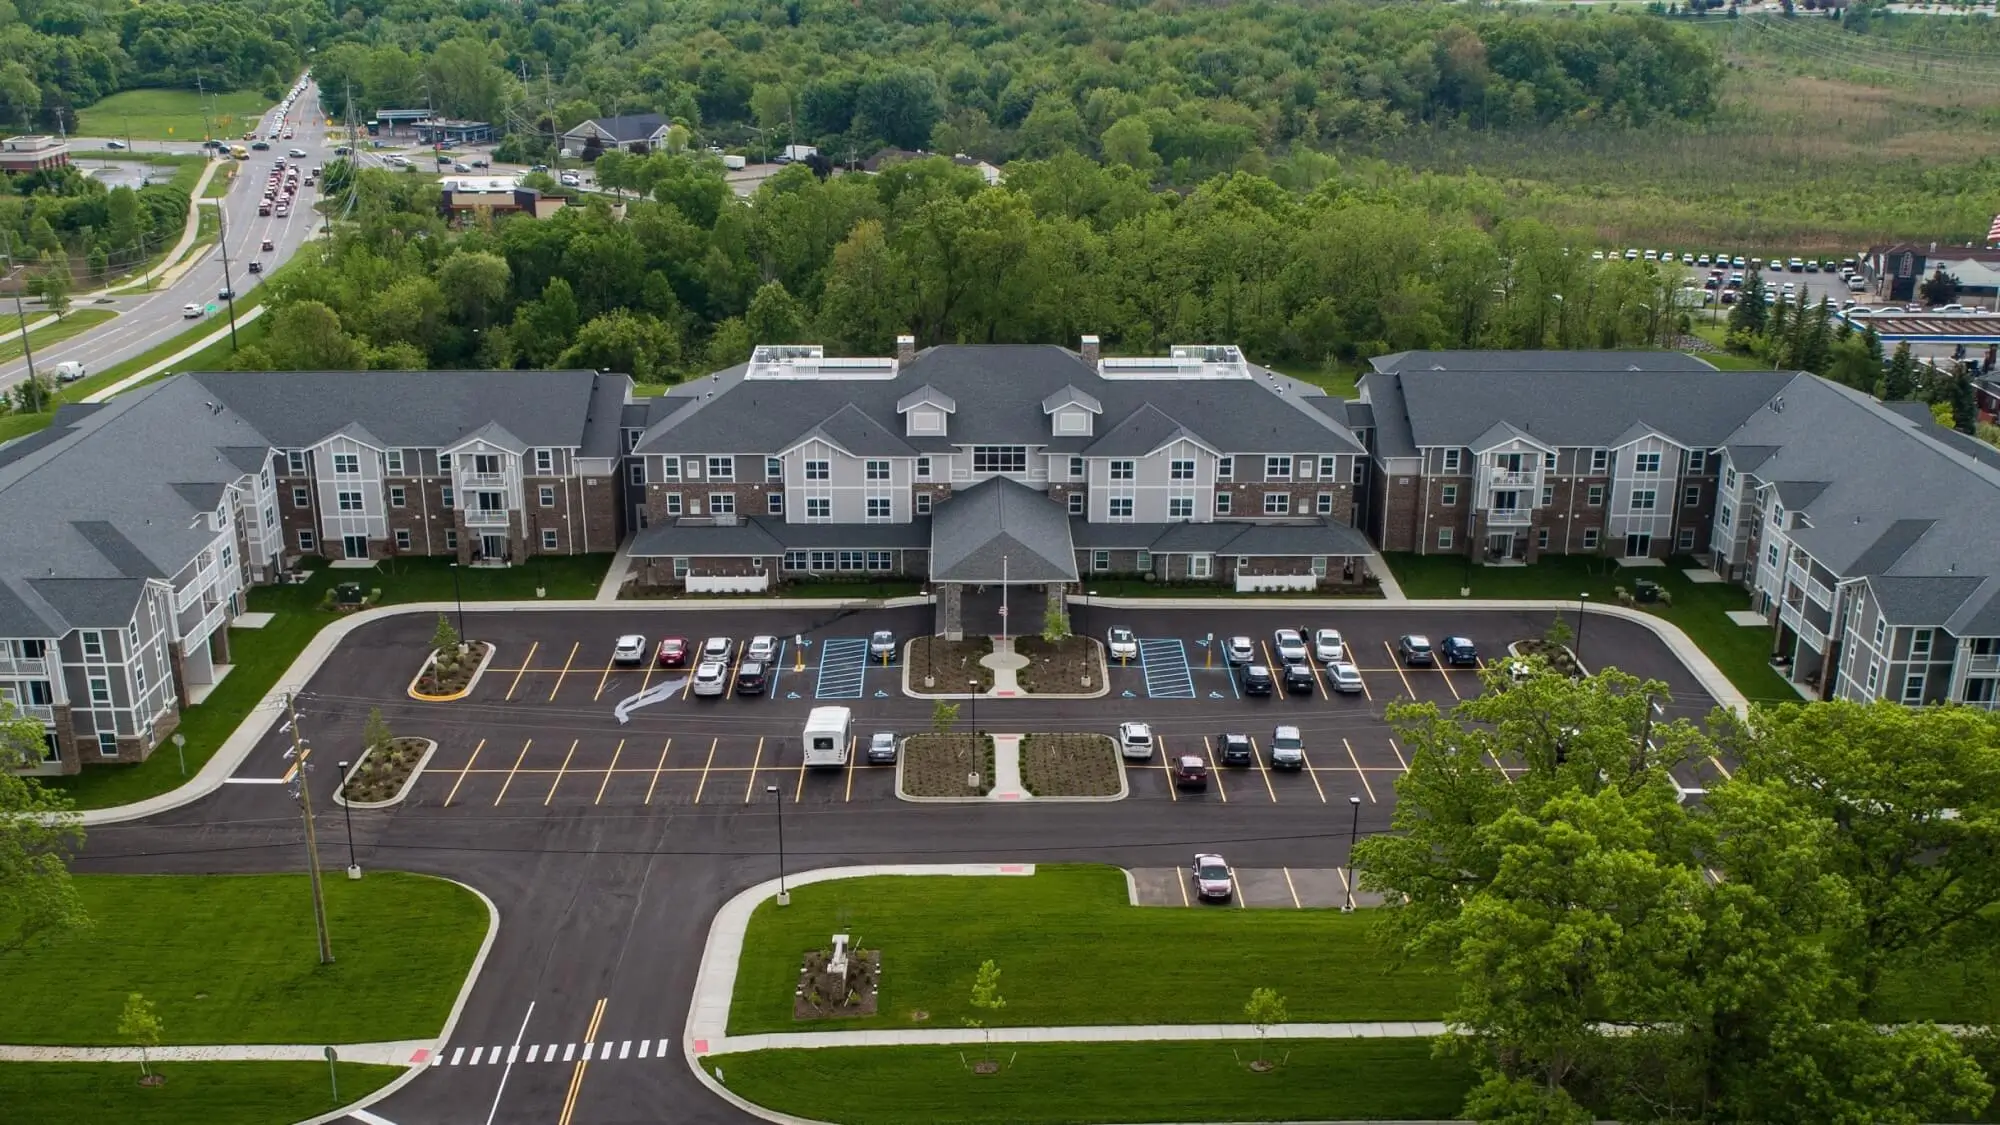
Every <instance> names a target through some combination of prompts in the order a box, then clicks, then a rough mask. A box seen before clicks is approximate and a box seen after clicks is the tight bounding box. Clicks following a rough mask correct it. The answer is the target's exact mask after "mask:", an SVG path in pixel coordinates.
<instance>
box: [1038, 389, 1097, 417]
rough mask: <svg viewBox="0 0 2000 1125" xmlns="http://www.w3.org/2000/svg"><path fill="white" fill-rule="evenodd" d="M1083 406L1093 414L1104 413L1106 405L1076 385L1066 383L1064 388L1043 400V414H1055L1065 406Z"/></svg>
mask: <svg viewBox="0 0 2000 1125" xmlns="http://www.w3.org/2000/svg"><path fill="white" fill-rule="evenodd" d="M1070 405H1076V406H1081V407H1083V408H1084V409H1085V410H1088V411H1090V412H1091V413H1093V414H1102V413H1104V404H1103V403H1101V402H1099V401H1097V398H1096V396H1094V395H1091V394H1087V393H1085V392H1084V391H1083V390H1081V389H1079V388H1078V387H1077V385H1076V384H1075V383H1065V384H1063V386H1062V388H1061V389H1059V390H1057V391H1056V392H1055V393H1053V394H1051V395H1049V397H1047V398H1045V399H1043V400H1042V413H1044V414H1053V413H1055V412H1056V411H1058V410H1061V409H1062V408H1063V407H1065V406H1070Z"/></svg>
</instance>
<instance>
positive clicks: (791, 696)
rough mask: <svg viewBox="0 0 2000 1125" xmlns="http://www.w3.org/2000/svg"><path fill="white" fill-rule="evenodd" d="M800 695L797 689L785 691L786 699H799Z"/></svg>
mask: <svg viewBox="0 0 2000 1125" xmlns="http://www.w3.org/2000/svg"><path fill="white" fill-rule="evenodd" d="M798 697H799V693H798V692H795V691H788V692H786V693H785V698H786V699H797V698H798Z"/></svg>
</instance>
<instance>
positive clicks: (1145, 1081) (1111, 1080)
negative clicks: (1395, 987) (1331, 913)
mask: <svg viewBox="0 0 2000 1125" xmlns="http://www.w3.org/2000/svg"><path fill="white" fill-rule="evenodd" d="M1210 952H1213V951H1212V950H1211V951H1210ZM1319 952H1321V953H1323V952H1324V951H1323V950H1322V951H1319ZM890 979H894V977H893V975H891V977H890ZM1008 1004H1009V1005H1010V1006H1011V1005H1012V1004H1013V1000H1012V999H1011V998H1010V999H1009V1000H1008ZM1257 1050H1258V1048H1257V1044H1256V1043H1254V1042H1228V1041H1222V1042H1217V1041H1192V1042H1163V1043H1031V1044H1009V1043H1004V1042H998V1041H996V1042H995V1043H994V1044H993V1047H992V1057H994V1058H996V1059H998V1060H999V1061H1001V1062H1002V1063H1003V1064H1005V1065H1004V1067H1003V1069H1002V1070H1001V1071H1000V1072H999V1073H998V1074H990V1075H975V1074H973V1073H972V1071H971V1070H970V1069H969V1064H970V1063H971V1062H973V1061H976V1060H978V1059H980V1058H982V1057H985V1055H986V1051H985V1049H984V1048H981V1047H964V1048H960V1047H829V1048H822V1049H818V1050H783V1051H751V1052H745V1053H743V1054H732V1055H721V1056H717V1057H715V1058H711V1059H704V1060H703V1062H702V1065H703V1066H704V1067H706V1068H707V1069H708V1070H709V1072H710V1073H713V1072H715V1071H716V1070H717V1069H720V1070H721V1071H722V1072H723V1074H722V1076H723V1079H724V1083H725V1084H726V1085H727V1086H728V1087H729V1088H730V1089H731V1090H734V1091H735V1092H736V1093H738V1094H740V1095H742V1096H743V1097H745V1098H748V1099H749V1100H751V1101H753V1102H756V1103H757V1104H759V1105H762V1106H765V1107H768V1108H770V1109H776V1110H780V1111H784V1112H788V1113H794V1114H798V1115H800V1116H803V1117H808V1118H815V1119H818V1120H822V1121H833V1122H839V1123H840V1125H930V1123H931V1122H936V1121H950V1122H954V1123H955V1125H989V1123H990V1125H1043V1123H1047V1125H1057V1123H1067V1122H1109V1121H1117V1122H1130V1121H1176V1122H1191V1121H1302V1120H1303V1121H1323V1120H1328V1119H1340V1120H1345V1121H1356V1120H1371V1119H1373V1120H1448V1119H1451V1118H1455V1117H1457V1116H1458V1112H1459V1109H1460V1107H1461V1106H1462V1105H1463V1103H1464V1101H1465V1095H1466V1092H1467V1091H1468V1090H1469V1089H1470V1088H1471V1086H1472V1082H1473V1074H1472V1071H1471V1068H1470V1067H1468V1066H1467V1065H1466V1064H1464V1063H1463V1062H1458V1061H1453V1060H1448V1059H1447V1060H1439V1059H1433V1058H1432V1057H1431V1043H1430V1040H1428V1039H1300V1040H1292V1041H1283V1042H1280V1041H1273V1042H1272V1043H1271V1044H1270V1046H1269V1048H1268V1051H1267V1054H1268V1057H1269V1058H1271V1059H1277V1060H1283V1061H1282V1063H1281V1065H1280V1066H1279V1067H1278V1068H1277V1069H1276V1070H1273V1071H1270V1072H1269V1073H1264V1074H1258V1073H1256V1072H1254V1071H1252V1070H1250V1069H1249V1067H1248V1066H1247V1065H1245V1064H1247V1063H1249V1062H1250V1061H1251V1060H1253V1059H1255V1058H1256V1057H1257Z"/></svg>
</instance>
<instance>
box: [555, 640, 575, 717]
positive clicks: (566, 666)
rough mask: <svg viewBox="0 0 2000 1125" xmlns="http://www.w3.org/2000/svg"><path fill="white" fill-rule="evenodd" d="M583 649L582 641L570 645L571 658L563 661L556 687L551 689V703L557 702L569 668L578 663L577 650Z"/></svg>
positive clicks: (557, 676)
mask: <svg viewBox="0 0 2000 1125" xmlns="http://www.w3.org/2000/svg"><path fill="white" fill-rule="evenodd" d="M582 647H583V642H582V641H575V642H572V643H571V644H570V646H569V658H568V659H566V660H564V661H563V666H562V671H560V672H557V673H556V686H555V687H553V688H550V689H549V702H550V703H554V702H555V701H556V693H557V692H559V691H561V690H562V682H563V677H565V676H567V675H569V666H570V665H571V664H574V663H576V650H577V649H580V648H582Z"/></svg>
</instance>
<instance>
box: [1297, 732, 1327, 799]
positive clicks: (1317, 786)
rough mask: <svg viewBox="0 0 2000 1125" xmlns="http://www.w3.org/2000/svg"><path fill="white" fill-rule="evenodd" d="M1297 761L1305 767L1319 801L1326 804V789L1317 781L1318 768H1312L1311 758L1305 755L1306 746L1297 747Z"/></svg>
mask: <svg viewBox="0 0 2000 1125" xmlns="http://www.w3.org/2000/svg"><path fill="white" fill-rule="evenodd" d="M1299 761H1300V762H1301V763H1303V764H1304V765H1305V767H1306V776H1307V777H1310V778H1312V780H1313V792H1315V793H1318V794H1319V803H1320V804H1322V805H1324V804H1326V789H1325V788H1324V787H1322V786H1321V785H1320V783H1319V770H1317V769H1315V768H1313V763H1312V759H1311V758H1308V757H1306V748H1305V747H1303V746H1301V747H1299Z"/></svg>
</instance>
